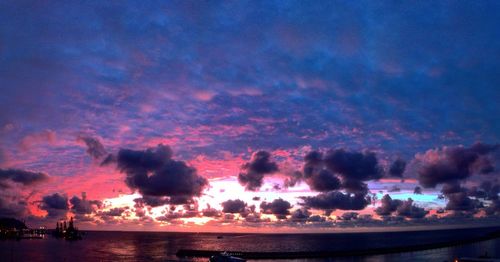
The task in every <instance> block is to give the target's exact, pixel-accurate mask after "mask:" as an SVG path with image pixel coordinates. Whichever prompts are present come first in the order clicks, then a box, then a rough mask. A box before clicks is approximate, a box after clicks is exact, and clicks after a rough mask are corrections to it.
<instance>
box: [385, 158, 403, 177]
mask: <svg viewBox="0 0 500 262" xmlns="http://www.w3.org/2000/svg"><path fill="white" fill-rule="evenodd" d="M405 168H406V161H404V160H403V159H400V158H398V159H396V160H395V161H394V162H392V164H391V166H390V168H389V175H390V176H393V177H403V173H404V172H405Z"/></svg>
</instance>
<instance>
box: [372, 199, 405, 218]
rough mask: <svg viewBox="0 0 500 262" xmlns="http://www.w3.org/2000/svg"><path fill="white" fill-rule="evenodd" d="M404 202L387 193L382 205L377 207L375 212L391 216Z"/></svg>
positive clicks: (381, 202)
mask: <svg viewBox="0 0 500 262" xmlns="http://www.w3.org/2000/svg"><path fill="white" fill-rule="evenodd" d="M402 203H403V201H401V200H398V199H394V200H393V199H392V198H391V196H389V195H388V194H385V195H384V196H383V197H382V200H381V201H380V204H381V205H380V206H379V207H377V208H376V209H375V213H377V215H380V216H389V215H391V214H392V213H393V212H394V211H396V209H397V208H398V207H399V206H400V205H401V204H402Z"/></svg>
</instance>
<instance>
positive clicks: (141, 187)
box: [116, 144, 208, 204]
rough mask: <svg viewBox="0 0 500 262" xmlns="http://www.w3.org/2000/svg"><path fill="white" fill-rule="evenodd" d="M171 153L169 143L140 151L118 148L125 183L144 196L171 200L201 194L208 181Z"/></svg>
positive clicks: (183, 199) (118, 160)
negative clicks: (173, 157) (163, 197)
mask: <svg viewBox="0 0 500 262" xmlns="http://www.w3.org/2000/svg"><path fill="white" fill-rule="evenodd" d="M172 155H173V153H172V150H171V149H170V147H168V146H164V145H162V144H160V145H158V146H157V147H155V148H148V149H146V150H143V151H139V150H130V149H121V150H120V151H119V152H118V155H117V157H116V164H117V167H118V169H119V170H120V171H121V172H123V173H125V174H126V179H125V183H126V184H127V186H128V187H130V188H131V189H133V190H138V191H139V192H140V193H141V194H142V195H143V196H154V197H162V196H167V197H170V198H171V202H177V203H179V202H181V203H179V204H183V203H186V202H188V201H189V200H190V199H191V198H192V197H196V196H200V195H201V193H202V192H203V190H204V189H205V187H206V186H207V185H208V181H207V180H206V179H205V178H204V177H201V176H199V175H198V174H197V172H196V169H194V168H193V167H190V166H188V165H187V164H186V163H185V162H183V161H177V160H173V159H172ZM173 200H177V201H173ZM178 200H182V201H178Z"/></svg>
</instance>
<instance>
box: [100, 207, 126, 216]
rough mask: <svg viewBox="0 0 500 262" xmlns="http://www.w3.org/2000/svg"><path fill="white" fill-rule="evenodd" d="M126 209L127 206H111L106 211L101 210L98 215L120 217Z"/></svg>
mask: <svg viewBox="0 0 500 262" xmlns="http://www.w3.org/2000/svg"><path fill="white" fill-rule="evenodd" d="M126 210H127V208H123V207H115V208H111V209H110V210H108V211H101V212H99V215H101V216H103V217H120V216H122V214H123V213H124V212H125V211H126Z"/></svg>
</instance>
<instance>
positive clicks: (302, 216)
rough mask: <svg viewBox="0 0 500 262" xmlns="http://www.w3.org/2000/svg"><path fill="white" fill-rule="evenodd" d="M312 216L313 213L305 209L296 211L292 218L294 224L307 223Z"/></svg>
mask: <svg viewBox="0 0 500 262" xmlns="http://www.w3.org/2000/svg"><path fill="white" fill-rule="evenodd" d="M310 216H311V212H309V210H307V209H304V208H299V209H295V210H294V211H293V212H292V213H291V216H290V220H291V221H292V222H306V221H307V220H308V219H309V217H310Z"/></svg>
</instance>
